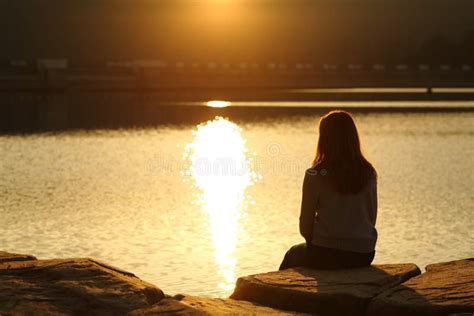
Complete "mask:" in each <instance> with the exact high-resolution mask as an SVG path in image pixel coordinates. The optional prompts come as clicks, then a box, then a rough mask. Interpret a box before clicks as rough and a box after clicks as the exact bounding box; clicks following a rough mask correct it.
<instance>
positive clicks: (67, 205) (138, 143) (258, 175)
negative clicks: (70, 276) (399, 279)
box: [0, 112, 474, 296]
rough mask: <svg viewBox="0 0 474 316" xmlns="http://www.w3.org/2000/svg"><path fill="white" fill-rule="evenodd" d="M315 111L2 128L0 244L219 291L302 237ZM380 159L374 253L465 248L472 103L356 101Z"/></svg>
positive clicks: (461, 252) (410, 255)
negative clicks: (365, 104) (121, 126)
mask: <svg viewBox="0 0 474 316" xmlns="http://www.w3.org/2000/svg"><path fill="white" fill-rule="evenodd" d="M318 119H319V116H317V115H314V116H304V117H291V118H284V117H283V118H280V119H269V120H265V121H255V122H254V121H253V122H244V121H234V120H232V119H231V118H230V119H217V120H215V121H212V122H202V125H200V126H199V127H197V126H193V125H169V126H161V127H156V128H150V129H127V130H95V131H77V132H67V133H56V134H36V135H23V136H21V135H18V136H0V151H1V153H2V155H1V156H0V174H1V177H0V223H1V225H0V249H2V250H6V251H11V252H20V253H29V254H34V255H36V256H38V257H40V258H56V257H63V258H64V257H88V256H90V257H96V258H98V259H100V260H103V261H106V262H109V263H111V264H113V265H116V266H118V267H121V268H123V269H126V270H129V271H132V272H134V273H136V274H137V275H138V276H139V277H141V278H143V279H145V280H147V281H150V282H152V283H154V284H156V285H157V286H159V287H160V288H162V289H163V290H164V291H165V292H166V293H168V294H175V293H178V292H183V293H190V294H200V295H208V296H225V295H228V294H229V293H230V292H231V291H232V288H233V284H234V282H235V278H236V277H238V276H241V275H247V274H252V273H258V272H264V271H269V270H275V269H277V268H278V266H279V264H280V261H281V259H282V256H283V254H284V252H285V251H286V250H287V248H288V247H290V246H291V245H293V244H294V243H298V242H302V238H301V237H300V236H299V234H298V216H299V206H300V202H301V201H300V198H301V185H302V180H303V176H304V170H305V168H307V167H308V165H309V163H310V161H311V160H312V158H313V157H312V156H313V154H314V151H315V149H314V148H315V145H316V139H317V134H316V124H317V121H318ZM355 119H356V123H357V124H358V126H359V129H360V132H361V135H362V142H363V144H364V148H365V152H366V154H367V156H368V158H369V159H370V160H371V161H372V162H373V163H374V165H375V166H376V168H377V169H378V171H379V175H380V176H379V187H378V193H379V214H378V220H377V228H378V231H379V240H378V244H377V253H376V257H375V263H397V262H414V263H416V264H418V265H419V266H420V267H424V266H425V265H426V264H428V263H432V262H438V261H444V260H452V259H459V258H464V257H469V256H473V252H472V245H473V244H474V234H473V231H474V217H473V211H474V210H473V205H474V204H473V202H474V191H473V187H474V172H473V170H474V169H473V153H474V149H473V148H474V146H473V145H474V142H473V139H474V138H473V137H474V113H472V112H468V113H405V114H404V113H392V114H389V113H386V114H382V113H379V114H357V115H355Z"/></svg>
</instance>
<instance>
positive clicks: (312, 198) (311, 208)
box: [300, 169, 319, 242]
mask: <svg viewBox="0 0 474 316" xmlns="http://www.w3.org/2000/svg"><path fill="white" fill-rule="evenodd" d="M317 177H318V175H317V173H316V170H313V169H308V170H306V173H305V176H304V181H303V197H302V199H301V213H300V234H301V235H302V236H303V237H304V239H306V242H310V241H311V239H313V225H314V216H315V213H316V204H317V202H318V193H319V192H318V191H319V190H318V188H317Z"/></svg>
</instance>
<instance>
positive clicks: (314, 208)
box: [300, 169, 377, 253]
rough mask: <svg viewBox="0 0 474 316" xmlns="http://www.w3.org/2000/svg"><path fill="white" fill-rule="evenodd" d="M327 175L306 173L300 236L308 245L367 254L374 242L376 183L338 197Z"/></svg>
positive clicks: (369, 182)
mask: <svg viewBox="0 0 474 316" xmlns="http://www.w3.org/2000/svg"><path fill="white" fill-rule="evenodd" d="M329 177H330V171H328V172H327V173H323V174H321V173H318V172H316V170H315V169H308V170H307V171H306V174H305V178H304V183H303V199H302V204H301V215H300V232H301V234H302V235H303V237H305V239H306V241H307V242H311V243H312V244H314V245H318V246H322V247H328V248H336V249H341V250H347V251H353V252H362V253H368V252H372V251H373V250H374V249H375V244H376V242H377V230H376V229H375V222H376V219H377V180H376V179H370V180H369V181H368V183H367V185H366V186H365V187H364V188H363V189H362V190H361V191H360V192H358V193H356V194H341V193H338V192H336V191H335V190H334V189H333V188H332V186H331V185H330V184H329V181H328V180H329Z"/></svg>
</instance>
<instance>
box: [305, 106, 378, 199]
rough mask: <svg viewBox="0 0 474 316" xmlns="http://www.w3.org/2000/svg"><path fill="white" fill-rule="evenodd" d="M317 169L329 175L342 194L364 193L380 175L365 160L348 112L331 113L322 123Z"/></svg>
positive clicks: (317, 151)
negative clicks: (367, 185)
mask: <svg viewBox="0 0 474 316" xmlns="http://www.w3.org/2000/svg"><path fill="white" fill-rule="evenodd" d="M313 168H315V169H316V170H318V171H320V173H321V174H322V175H326V174H327V177H328V179H329V181H330V183H331V185H332V186H333V187H334V189H335V190H336V191H337V192H339V193H342V194H349V193H357V192H359V191H361V190H362V189H363V188H364V186H365V185H366V184H367V183H368V181H369V180H370V179H372V178H374V179H376V178H377V172H376V170H375V168H374V167H373V166H372V164H371V163H370V162H369V161H368V160H367V159H366V158H365V157H364V155H363V154H362V151H361V148H360V140H359V133H358V132H357V128H356V126H355V124H354V120H353V119H352V116H351V115H350V114H349V113H348V112H346V111H340V110H338V111H331V112H329V113H328V114H326V115H325V116H323V117H322V118H321V120H320V121H319V140H318V147H317V150H316V157H315V158H314V161H313Z"/></svg>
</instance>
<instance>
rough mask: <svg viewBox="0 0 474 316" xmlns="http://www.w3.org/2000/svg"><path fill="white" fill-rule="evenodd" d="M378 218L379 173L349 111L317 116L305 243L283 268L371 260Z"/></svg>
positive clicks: (304, 211) (307, 180) (304, 213)
mask: <svg viewBox="0 0 474 316" xmlns="http://www.w3.org/2000/svg"><path fill="white" fill-rule="evenodd" d="M376 219H377V172H376V171H375V169H374V167H373V166H372V164H371V163H370V162H369V161H368V160H367V159H366V158H365V157H364V155H363V154H362V152H361V149H360V141H359V135H358V133H357V128H356V126H355V124H354V121H353V119H352V117H351V115H350V114H349V113H347V112H345V111H332V112H330V113H328V114H327V115H325V116H323V117H322V118H321V120H320V121H319V140H318V146H317V151H316V157H315V159H314V161H313V164H312V167H311V168H309V169H308V170H306V173H305V176H304V181H303V197H302V203H301V214H300V224H299V228H300V233H301V235H302V236H303V237H304V238H305V240H306V243H302V244H298V245H295V246H293V247H291V248H290V250H288V252H287V253H286V255H285V258H284V259H283V262H282V263H281V266H280V270H283V269H287V268H292V267H297V266H305V267H309V268H316V269H344V268H353V267H362V266H368V265H370V264H371V263H372V260H373V259H374V255H375V243H376V241H377V230H376V229H375V221H376Z"/></svg>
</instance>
